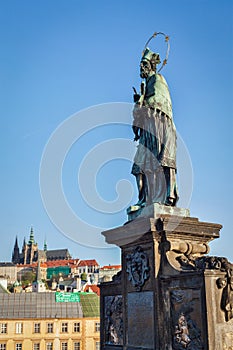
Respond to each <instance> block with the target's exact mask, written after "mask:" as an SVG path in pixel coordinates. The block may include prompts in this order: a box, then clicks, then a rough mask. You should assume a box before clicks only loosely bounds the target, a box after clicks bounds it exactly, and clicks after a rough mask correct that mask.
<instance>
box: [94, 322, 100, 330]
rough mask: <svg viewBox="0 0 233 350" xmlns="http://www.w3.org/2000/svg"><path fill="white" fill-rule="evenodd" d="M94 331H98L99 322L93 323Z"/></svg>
mask: <svg viewBox="0 0 233 350" xmlns="http://www.w3.org/2000/svg"><path fill="white" fill-rule="evenodd" d="M95 331H96V332H100V323H99V322H96V323H95Z"/></svg>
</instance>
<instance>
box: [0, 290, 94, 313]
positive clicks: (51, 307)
mask: <svg viewBox="0 0 233 350" xmlns="http://www.w3.org/2000/svg"><path fill="white" fill-rule="evenodd" d="M0 288H1V287H0ZM66 294H67V293H66ZM71 294H72V293H71ZM99 299H100V298H99V297H98V295H96V294H95V293H82V292H81V293H80V302H56V294H55V293H53V292H42V293H10V294H8V293H0V320H1V319H24V318H33V319H35V318H82V317H99V315H100V310H99V307H100V305H99Z"/></svg>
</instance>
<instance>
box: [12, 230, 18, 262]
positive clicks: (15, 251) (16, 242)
mask: <svg viewBox="0 0 233 350" xmlns="http://www.w3.org/2000/svg"><path fill="white" fill-rule="evenodd" d="M11 261H12V262H13V263H14V264H18V263H19V262H20V255H19V246H18V238H17V236H16V238H15V245H14V250H13V253H12V259H11Z"/></svg>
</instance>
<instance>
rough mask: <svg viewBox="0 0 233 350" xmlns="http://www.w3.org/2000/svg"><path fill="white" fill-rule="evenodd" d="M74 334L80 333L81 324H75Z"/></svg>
mask: <svg viewBox="0 0 233 350" xmlns="http://www.w3.org/2000/svg"><path fill="white" fill-rule="evenodd" d="M74 332H80V322H74Z"/></svg>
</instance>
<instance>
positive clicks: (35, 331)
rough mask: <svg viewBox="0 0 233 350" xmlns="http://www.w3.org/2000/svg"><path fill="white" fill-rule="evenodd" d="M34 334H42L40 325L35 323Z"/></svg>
mask: <svg viewBox="0 0 233 350" xmlns="http://www.w3.org/2000/svg"><path fill="white" fill-rule="evenodd" d="M34 333H40V323H34Z"/></svg>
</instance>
